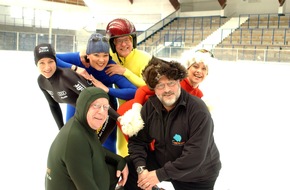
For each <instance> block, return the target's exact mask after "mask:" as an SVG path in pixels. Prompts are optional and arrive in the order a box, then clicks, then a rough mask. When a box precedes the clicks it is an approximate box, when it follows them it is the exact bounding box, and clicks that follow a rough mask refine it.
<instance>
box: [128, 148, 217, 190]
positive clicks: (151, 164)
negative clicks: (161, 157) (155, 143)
mask: <svg viewBox="0 0 290 190" xmlns="http://www.w3.org/2000/svg"><path fill="white" fill-rule="evenodd" d="M150 153H152V152H150ZM150 153H148V158H147V162H146V167H147V169H148V170H149V171H151V170H156V169H158V168H160V166H158V164H157V162H155V156H154V154H153V153H152V154H150ZM125 159H126V161H127V165H128V168H129V176H128V180H127V182H126V185H125V188H124V189H125V190H141V189H140V188H139V187H138V186H137V180H138V174H137V172H136V170H135V166H134V164H133V162H132V160H131V159H130V158H129V156H127V157H126V158H125ZM170 182H171V183H172V185H173V187H174V189H175V190H213V189H214V184H215V181H205V182H182V181H176V180H170ZM166 190H167V189H166Z"/></svg>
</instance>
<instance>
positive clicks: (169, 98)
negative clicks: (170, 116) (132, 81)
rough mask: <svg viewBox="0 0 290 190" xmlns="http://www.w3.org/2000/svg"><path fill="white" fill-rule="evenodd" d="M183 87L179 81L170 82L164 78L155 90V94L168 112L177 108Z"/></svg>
mask: <svg viewBox="0 0 290 190" xmlns="http://www.w3.org/2000/svg"><path fill="white" fill-rule="evenodd" d="M180 89H181V87H180V83H179V80H170V79H168V78H167V77H166V76H162V77H161V78H160V79H159V81H158V83H157V85H156V86H155V88H154V91H155V94H156V96H157V97H158V99H159V100H160V101H161V103H162V104H163V106H164V107H165V109H166V110H167V111H169V110H171V109H172V108H173V107H174V106H175V102H176V101H177V99H178V98H179V96H180V93H181V90H180Z"/></svg>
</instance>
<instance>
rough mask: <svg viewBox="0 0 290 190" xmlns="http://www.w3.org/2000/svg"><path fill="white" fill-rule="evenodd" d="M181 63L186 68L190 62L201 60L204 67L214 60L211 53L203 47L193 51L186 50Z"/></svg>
mask: <svg viewBox="0 0 290 190" xmlns="http://www.w3.org/2000/svg"><path fill="white" fill-rule="evenodd" d="M183 60H184V61H182V65H183V66H184V67H185V68H186V69H188V68H189V67H190V66H191V65H192V64H194V63H199V62H203V63H204V65H205V66H206V67H208V64H210V63H212V62H214V61H215V59H214V56H213V54H212V53H211V52H210V51H208V50H205V49H201V50H197V51H195V52H194V53H192V52H187V53H186V54H184V55H183Z"/></svg>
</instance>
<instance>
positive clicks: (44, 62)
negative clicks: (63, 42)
mask: <svg viewBox="0 0 290 190" xmlns="http://www.w3.org/2000/svg"><path fill="white" fill-rule="evenodd" d="M37 67H38V70H39V72H40V74H41V75H43V76H44V77H45V78H50V77H51V76H52V75H53V74H54V73H55V71H56V63H55V61H54V59H51V58H48V57H45V58H42V59H40V60H39V61H38V62H37Z"/></svg>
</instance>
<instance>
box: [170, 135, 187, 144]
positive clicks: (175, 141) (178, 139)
mask: <svg viewBox="0 0 290 190" xmlns="http://www.w3.org/2000/svg"><path fill="white" fill-rule="evenodd" d="M181 140H182V137H181V135H179V134H175V135H174V136H173V140H172V144H173V145H176V146H181V145H183V144H184V143H185V142H182V141H181Z"/></svg>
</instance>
